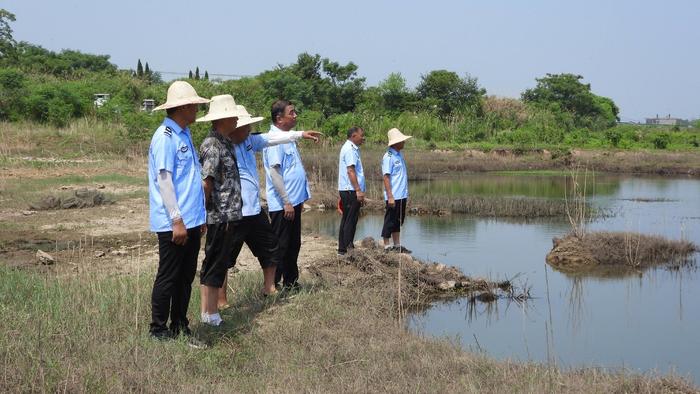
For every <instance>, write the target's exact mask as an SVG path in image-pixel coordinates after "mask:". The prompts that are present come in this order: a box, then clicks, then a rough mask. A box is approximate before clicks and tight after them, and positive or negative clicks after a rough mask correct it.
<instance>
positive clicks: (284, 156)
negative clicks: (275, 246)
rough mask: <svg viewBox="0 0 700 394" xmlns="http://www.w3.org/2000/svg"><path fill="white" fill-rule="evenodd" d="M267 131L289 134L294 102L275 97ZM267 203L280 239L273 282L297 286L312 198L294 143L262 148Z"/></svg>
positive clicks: (292, 121)
mask: <svg viewBox="0 0 700 394" xmlns="http://www.w3.org/2000/svg"><path fill="white" fill-rule="evenodd" d="M270 114H271V121H272V125H271V126H270V134H276V133H288V132H290V131H291V130H292V129H293V128H294V126H296V123H297V113H296V110H295V109H294V104H292V103H291V102H289V101H286V100H277V101H275V103H273V104H272V108H271V110H270ZM263 164H264V166H265V174H266V176H265V180H266V190H267V206H268V209H269V210H270V221H271V224H272V229H273V231H274V232H275V233H276V234H277V237H278V239H279V249H280V264H279V265H278V266H277V272H276V273H275V283H276V284H277V285H278V286H279V285H280V282H282V285H283V286H284V287H285V288H295V287H297V279H298V278H299V268H298V265H297V259H298V258H299V250H300V249H301V211H302V208H303V205H304V202H305V201H306V200H308V199H309V198H311V192H310V191H309V182H308V181H307V179H306V171H305V170H304V165H303V163H302V162H301V156H300V155H299V150H298V149H297V146H296V143H294V142H290V143H287V144H282V145H277V146H273V147H269V148H265V150H264V152H263Z"/></svg>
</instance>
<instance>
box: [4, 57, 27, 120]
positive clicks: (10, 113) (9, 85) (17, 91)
mask: <svg viewBox="0 0 700 394" xmlns="http://www.w3.org/2000/svg"><path fill="white" fill-rule="evenodd" d="M25 86H26V77H25V76H24V74H23V73H22V72H21V71H20V70H17V69H13V68H5V69H0V120H20V119H21V118H22V111H23V110H24V98H25V97H26V95H27V94H26V88H25Z"/></svg>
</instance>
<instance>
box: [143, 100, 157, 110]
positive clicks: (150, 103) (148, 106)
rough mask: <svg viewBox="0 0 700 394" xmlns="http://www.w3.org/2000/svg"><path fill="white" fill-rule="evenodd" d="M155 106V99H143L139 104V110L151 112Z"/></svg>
mask: <svg viewBox="0 0 700 394" xmlns="http://www.w3.org/2000/svg"><path fill="white" fill-rule="evenodd" d="M155 107H156V100H153V99H143V103H142V104H141V111H144V112H151V111H153V108H155Z"/></svg>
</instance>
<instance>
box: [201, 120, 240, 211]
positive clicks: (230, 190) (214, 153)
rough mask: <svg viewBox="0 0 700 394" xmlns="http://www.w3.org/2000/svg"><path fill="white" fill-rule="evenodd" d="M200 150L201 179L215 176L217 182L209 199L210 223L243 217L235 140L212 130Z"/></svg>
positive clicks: (214, 179)
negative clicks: (232, 140)
mask: <svg viewBox="0 0 700 394" xmlns="http://www.w3.org/2000/svg"><path fill="white" fill-rule="evenodd" d="M199 152H200V153H199V156H200V159H199V160H200V162H201V163H202V179H206V178H208V177H212V178H213V181H214V189H213V190H212V191H211V195H210V196H209V200H207V223H208V224H218V223H226V222H230V221H235V220H240V219H241V218H242V217H243V213H242V207H243V203H242V200H241V179H240V176H239V175H238V163H237V162H236V154H235V146H234V144H233V142H231V140H229V139H228V138H226V137H224V136H222V135H221V134H219V133H218V132H216V131H214V130H212V131H210V132H209V135H208V136H207V138H205V139H204V141H203V142H202V145H201V146H200V147H199Z"/></svg>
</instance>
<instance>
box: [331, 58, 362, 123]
mask: <svg viewBox="0 0 700 394" xmlns="http://www.w3.org/2000/svg"><path fill="white" fill-rule="evenodd" d="M322 64H323V72H324V73H325V74H326V75H327V78H324V79H325V80H326V85H327V86H328V89H327V90H326V95H325V97H324V100H323V112H324V114H325V115H326V116H330V115H332V114H340V113H345V112H352V111H354V110H355V107H356V106H357V103H358V101H359V99H360V96H361V95H362V92H363V91H364V87H365V78H363V77H358V76H357V65H356V64H355V63H353V62H349V63H348V64H346V65H344V66H342V65H340V64H339V63H338V62H332V61H330V60H329V59H323V61H322Z"/></svg>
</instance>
